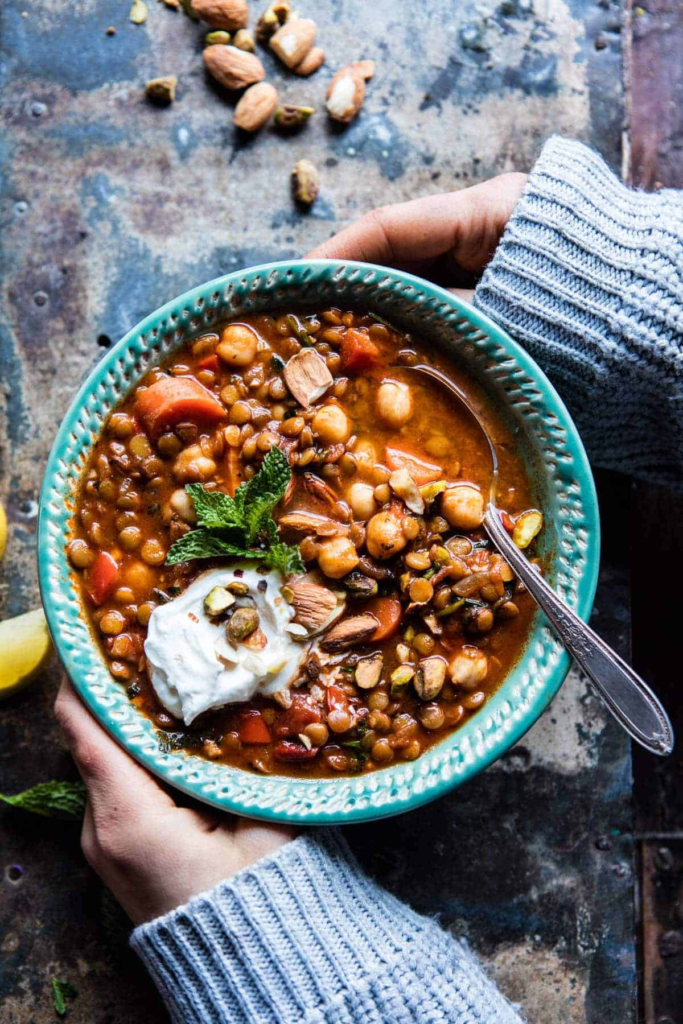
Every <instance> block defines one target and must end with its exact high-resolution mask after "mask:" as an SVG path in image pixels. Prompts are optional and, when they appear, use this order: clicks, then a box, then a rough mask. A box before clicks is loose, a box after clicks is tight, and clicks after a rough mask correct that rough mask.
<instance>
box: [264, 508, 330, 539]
mask: <svg viewBox="0 0 683 1024" xmlns="http://www.w3.org/2000/svg"><path fill="white" fill-rule="evenodd" d="M278 526H279V527H280V529H281V530H291V531H292V533H304V534H311V533H315V534H317V535H318V536H319V537H332V536H334V534H336V533H337V532H338V530H339V528H340V524H339V523H336V522H335V521H334V520H333V519H328V517H327V516H319V515H316V514H315V512H285V514H284V515H283V516H280V518H279V519H278Z"/></svg>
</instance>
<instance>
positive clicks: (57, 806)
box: [0, 782, 85, 821]
mask: <svg viewBox="0 0 683 1024" xmlns="http://www.w3.org/2000/svg"><path fill="white" fill-rule="evenodd" d="M0 800H4V802H5V803H6V804H11V805H12V807H20V808H21V809H22V810H24V811H31V813H32V814H42V816H43V817H44V818H70V819H72V820H74V821H79V820H80V819H81V818H82V817H83V815H84V813H85V786H84V785H83V783H82V782H39V783H38V785H37V786H32V787H31V789H25V790H24V792H23V793H16V794H15V795H14V796H5V794H4V793H0Z"/></svg>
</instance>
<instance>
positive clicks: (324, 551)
mask: <svg viewBox="0 0 683 1024" xmlns="http://www.w3.org/2000/svg"><path fill="white" fill-rule="evenodd" d="M316 557H317V559H318V565H319V566H320V569H321V570H322V572H324V573H325V575H326V576H330V577H331V578H332V579H333V580H340V579H341V578H342V576H346V574H347V573H349V572H351V570H352V569H355V568H356V566H357V565H358V562H359V558H358V552H357V551H356V548H355V547H354V545H353V542H352V541H351V539H350V538H349V537H331V538H330V540H326V541H324V542H323V543H322V544H319V545H318V549H317V553H316Z"/></svg>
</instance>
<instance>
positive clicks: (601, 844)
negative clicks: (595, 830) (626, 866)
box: [595, 836, 612, 850]
mask: <svg viewBox="0 0 683 1024" xmlns="http://www.w3.org/2000/svg"><path fill="white" fill-rule="evenodd" d="M595 848H596V849H597V850H611V849H612V841H611V839H610V838H609V836H598V838H597V839H596V840H595Z"/></svg>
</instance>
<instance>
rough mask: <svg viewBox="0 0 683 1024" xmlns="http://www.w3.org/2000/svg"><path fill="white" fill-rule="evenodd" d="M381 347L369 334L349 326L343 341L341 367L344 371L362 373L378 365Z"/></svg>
mask: <svg viewBox="0 0 683 1024" xmlns="http://www.w3.org/2000/svg"><path fill="white" fill-rule="evenodd" d="M379 362H380V354H379V349H378V348H377V346H376V345H375V343H374V342H372V341H370V338H369V337H368V336H367V334H362V333H361V332H360V331H355V330H354V329H353V327H349V329H348V330H347V332H346V334H345V335H344V340H343V341H342V343H341V368H342V371H343V372H344V373H361V372H362V371H363V370H369V369H370V368H371V367H372V366H377V364H378V363H379Z"/></svg>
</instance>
